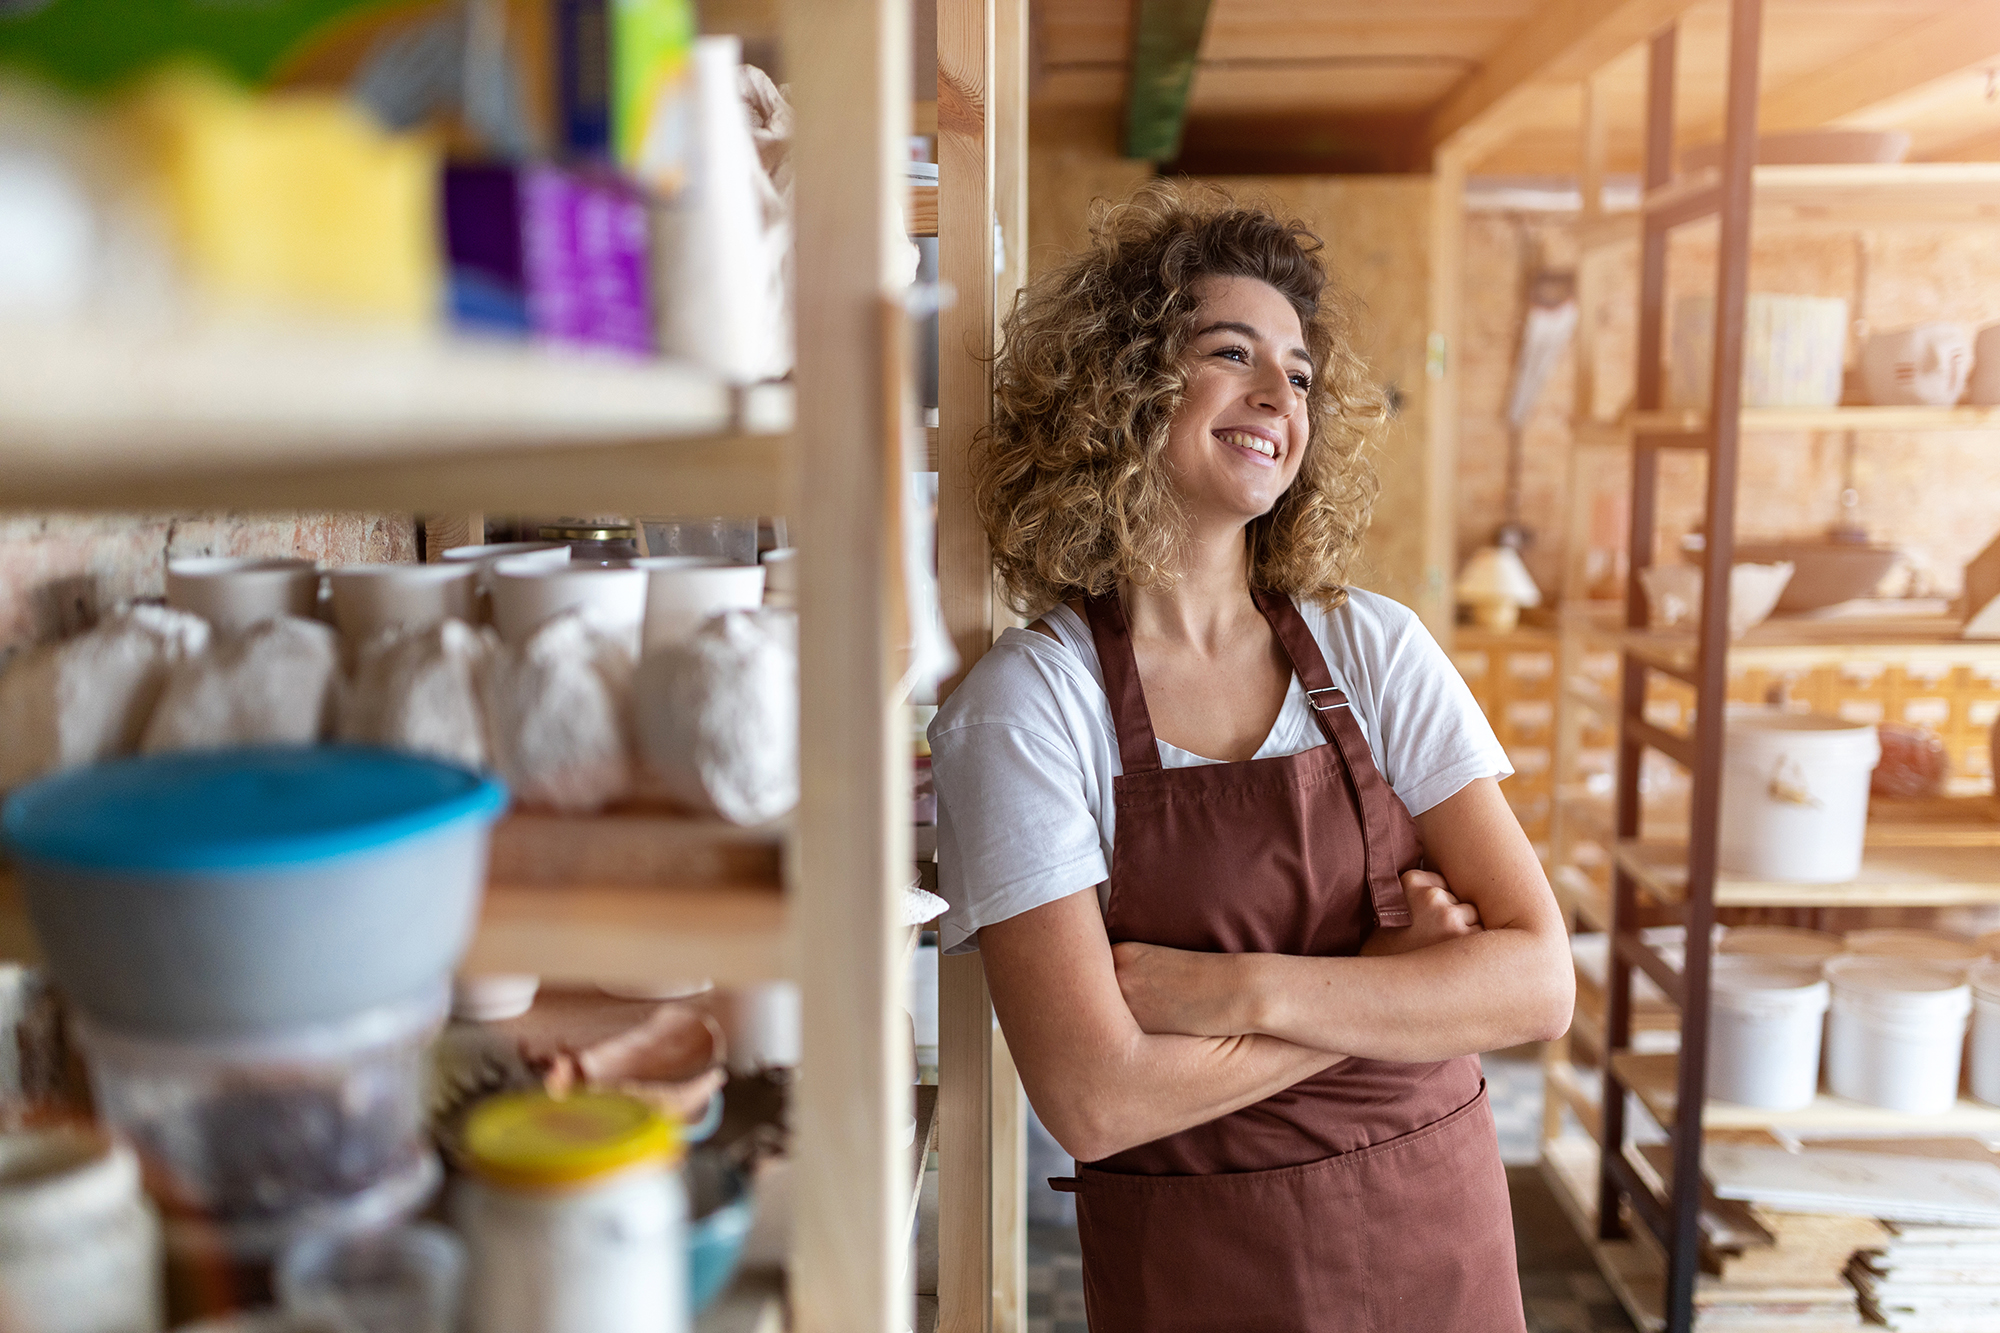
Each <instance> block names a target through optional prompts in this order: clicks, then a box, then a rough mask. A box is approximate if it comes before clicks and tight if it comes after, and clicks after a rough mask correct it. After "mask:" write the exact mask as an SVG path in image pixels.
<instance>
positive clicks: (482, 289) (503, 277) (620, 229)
mask: <svg viewBox="0 0 2000 1333" xmlns="http://www.w3.org/2000/svg"><path fill="white" fill-rule="evenodd" d="M445 234H446V238H447V244H448V246H449V252H450V267H451V292H452V315H453V318H454V320H455V321H457V322H458V323H460V324H462V325H466V326H469V327H474V328H481V329H486V330H511V331H525V332H529V333H532V334H533V335H534V336H535V337H536V338H538V339H542V340H546V341H549V342H557V343H568V344H574V345H582V346H592V347H615V348H618V349H620V350H622V351H627V352H633V353H636V354H638V355H642V356H649V355H651V354H652V353H653V352H654V351H655V350H656V349H657V346H658V344H657V341H656V339H655V335H654V330H653V303H652V271H651V270H652V259H651V254H650V246H651V226H650V221H649V218H648V214H647V206H646V197H645V195H644V193H643V192H641V191H640V190H639V189H638V187H636V186H634V185H632V184H631V183H629V182H627V181H625V180H623V179H622V178H620V177H618V176H615V175H612V174H610V173H608V172H600V171H573V170H569V169H566V168H562V167H548V166H533V167H512V166H499V167H493V166H453V167H450V168H448V169H447V171H446V174H445Z"/></svg>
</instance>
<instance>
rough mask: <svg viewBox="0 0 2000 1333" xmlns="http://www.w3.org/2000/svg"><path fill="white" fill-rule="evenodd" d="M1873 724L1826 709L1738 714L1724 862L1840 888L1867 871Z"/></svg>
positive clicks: (1725, 784) (1726, 794)
mask: <svg viewBox="0 0 2000 1333" xmlns="http://www.w3.org/2000/svg"><path fill="white" fill-rule="evenodd" d="M1881 754H1882V747H1881V744H1880V742H1879V741H1877V739H1876V736H1875V728H1874V726H1873V725H1872V724H1869V723H1863V722H1849V721H1847V720H1846V719H1844V718H1838V717H1831V716H1828V715H1826V714H1823V713H1781V712H1766V711H1763V710H1751V711H1744V712H1732V713H1731V715H1730V717H1729V720H1728V725H1727V727H1726V736H1725V740H1724V743H1723V753H1722V828H1721V834H1720V838H1721V841H1720V847H1719V850H1718V859H1719V862H1720V865H1721V868H1722V869H1723V870H1724V871H1726V872H1728V873H1730V874H1736V875H1748V876H1752V877H1754V878H1757V879H1772V880H1789V881H1795V882H1799V883H1808V884H1834V883H1840V882H1841V881H1844V880H1850V879H1853V878H1854V876H1855V875H1856V874H1857V873H1858V872H1859V871H1860V869H1861V841H1862V836H1863V833H1864V826H1865V824H1866V822H1867V818H1868V779H1869V775H1870V774H1872V773H1873V772H1874V771H1875V762H1876V760H1878V759H1879V758H1881Z"/></svg>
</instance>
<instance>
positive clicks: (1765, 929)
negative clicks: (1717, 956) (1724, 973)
mask: <svg viewBox="0 0 2000 1333" xmlns="http://www.w3.org/2000/svg"><path fill="white" fill-rule="evenodd" d="M1715 947H1716V951H1717V952H1718V953H1726V954H1740V955H1743V956H1746V957H1754V958H1773V959H1783V960H1785V961H1787V962H1793V963H1799V964H1803V965H1806V966H1810V967H1813V968H1817V967H1819V965H1820V964H1822V963H1824V962H1825V961H1826V960H1827V959H1829V958H1832V957H1834V956H1835V955H1836V954H1839V953H1841V952H1842V951H1843V946H1842V943H1841V939H1840V936H1838V935H1835V934H1833V933H1832V932H1830V931H1825V930H1804V929H1801V928H1800V927H1798V926H1730V927H1728V928H1726V929H1725V930H1724V931H1723V932H1722V939H1721V941H1720V942H1719V943H1718V944H1717V945H1716V946H1715Z"/></svg>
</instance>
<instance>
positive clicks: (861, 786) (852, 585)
mask: <svg viewBox="0 0 2000 1333" xmlns="http://www.w3.org/2000/svg"><path fill="white" fill-rule="evenodd" d="M784 41H785V49H786V50H787V52H789V53H791V55H792V57H793V58H792V60H791V61H790V62H789V67H790V68H789V72H790V75H791V92H792V100H793V104H794V106H795V107H796V108H797V112H798V115H797V120H796V122H795V124H796V128H795V131H794V134H795V139H794V144H793V152H794V155H795V161H796V162H797V234H798V236H799V237H800V245H799V252H798V267H797V273H798V279H797V281H798V294H797V312H798V313H797V318H798V326H799V328H800V329H802V330H807V331H809V336H804V337H801V338H800V339H799V349H798V368H797V383H798V393H799V397H800V400H801V401H802V402H807V403H810V404H811V405H812V410H811V411H810V412H805V413H802V414H801V417H800V421H799V451H800V458H801V467H802V475H801V479H800V481H801V484H800V489H799V492H798V495H797V497H796V498H795V499H794V500H792V501H790V502H788V503H787V505H786V507H785V509H784V510H781V511H780V512H788V513H790V514H794V515H796V516H797V518H798V525H797V531H798V545H799V547H800V549H801V551H802V552H804V558H803V559H802V560H801V561H800V564H799V579H800V585H801V586H800V590H799V612H800V624H799V634H800V664H801V668H802V669H801V672H800V676H801V681H800V686H801V694H800V704H801V713H800V716H801V719H802V723H801V728H800V737H799V739H800V762H801V766H802V774H803V779H804V789H803V792H802V795H801V800H800V804H799V811H798V816H797V839H796V852H797V855H796V856H795V857H790V858H788V859H787V864H788V865H789V866H790V867H792V871H791V873H792V874H793V876H794V877H795V878H794V883H793V904H792V906H793V910H792V913H791V916H792V926H793V939H794V941H795V945H794V949H795V953H796V956H797V958H798V959H799V967H798V978H799V983H800V990H801V996H802V1010H803V1037H804V1059H803V1064H802V1066H801V1068H800V1070H799V1079H798V1085H797V1102H796V1118H795V1128H796V1140H795V1141H796V1144H797V1148H796V1162H795V1166H794V1172H795V1175H794V1182H793V1183H794V1187H795V1190H796V1208H797V1212H796V1217H795V1223H794V1226H793V1228H792V1264H791V1284H792V1285H791V1289H792V1296H793V1311H792V1314H793V1318H792V1327H793V1328H794V1329H795V1330H798V1333H896V1331H897V1330H901V1329H902V1328H904V1327H906V1321H907V1320H908V1318H909V1313H910V1300H911V1297H910V1290H909V1286H908V1284H907V1282H906V1277H907V1273H906V1268H907V1252H908V1247H909V1243H910V1235H909V1196H910V1180H909V1154H908V1149H907V1148H906V1146H905V1145H904V1143H903V1141H902V1130H903V1126H904V1124H905V1122H906V1119H907V1117H908V1115H909V1111H910V1076H909V1068H908V1064H907V1061H908V1059H909V1056H908V1051H909V1044H908V1043H909V1036H908V1033H909V1028H908V1020H907V1019H906V1018H905V1017H904V1015H903V1009H904V1005H905V991H906V979H907V969H906V967H905V964H904V943H905V940H906V938H907V931H906V930H905V929H904V928H903V926H902V924H901V906H902V901H901V900H902V890H903V886H904V884H905V883H907V882H908V880H909V873H910V871H909V868H910V861H911V852H910V825H909V781H910V779H909V762H910V761H909V729H908V723H907V721H906V720H905V715H904V713H903V711H902V710H901V709H900V708H895V707H892V706H891V704H890V684H891V682H892V681H893V680H894V679H895V678H896V677H897V676H898V675H899V674H900V654H901V653H902V652H903V651H904V643H903V641H902V640H901V639H900V638H899V637H898V636H897V634H896V630H895V623H896V621H897V620H898V618H899V617H900V615H901V607H902V592H901V588H900V583H899V578H900V571H901V569H902V565H903V560H902V549H901V532H902V513H901V487H902V485H903V484H904V477H905V470H906V467H907V462H906V459H905V458H904V431H905V429H906V428H907V426H908V420H909V417H908V414H909V411H910V408H909V405H908V401H907V385H908V370H907V366H906V364H905V361H904V357H905V356H906V350H907V349H906V346H905V342H906V339H907V325H908V320H907V318H905V317H904V316H903V315H902V314H901V310H902V305H901V300H900V296H901V292H900V283H899V282H898V279H897V269H898V267H899V265H900V264H901V262H902V258H903V255H904V254H905V253H907V242H906V241H905V239H904V236H903V230H904V217H903V214H904V209H905V206H906V201H907V199H908V188H909V187H908V184H907V181H906V173H905V169H904V162H905V161H906V159H907V157H908V137H907V136H908V134H909V114H910V101H911V94H910V64H911V62H910V9H909V6H908V4H906V3H901V2H900V0H789V2H788V3H786V4H785V6H784Z"/></svg>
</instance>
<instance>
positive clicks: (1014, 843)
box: [931, 185, 1572, 1333]
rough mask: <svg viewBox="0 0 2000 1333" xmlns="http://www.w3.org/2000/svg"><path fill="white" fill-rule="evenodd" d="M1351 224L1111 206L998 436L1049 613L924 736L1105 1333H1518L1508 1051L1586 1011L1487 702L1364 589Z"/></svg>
mask: <svg viewBox="0 0 2000 1333" xmlns="http://www.w3.org/2000/svg"><path fill="white" fill-rule="evenodd" d="M1318 244H1319V243H1318V241H1317V239H1316V238H1315V237H1313V236H1312V235H1311V234H1310V233H1309V232H1307V231H1306V230H1305V229H1304V228H1303V227H1302V226H1300V225H1298V224H1297V223H1285V222H1280V221H1278V220H1277V219H1275V218H1274V217H1272V216H1271V215H1270V214H1269V213H1267V212H1264V211H1261V210H1258V209H1252V208H1242V207H1238V206H1235V205H1234V204H1232V203H1231V202H1229V201H1228V200H1227V199H1226V198H1224V197H1221V196H1219V195H1214V194H1201V193H1196V192H1192V191H1190V190H1187V189H1183V188H1179V187H1173V186H1167V185H1155V186H1153V187H1150V188H1149V189H1147V190H1146V191H1143V192H1142V193H1141V194H1140V195H1139V196H1138V197H1137V198H1136V199H1134V200H1133V201H1131V202H1130V203H1127V204H1125V205H1123V206H1122V207H1119V208H1116V209H1113V210H1111V211H1110V212H1109V213H1107V214H1106V215H1105V216H1104V217H1102V218H1101V219H1100V220H1099V223H1098V225H1097V227H1096V228H1095V233H1094V238H1093V242H1092V244H1091V246H1090V247H1089V249H1088V250H1087V251H1085V252H1084V253H1083V254H1081V255H1079V256H1077V257H1075V258H1074V259H1072V260H1071V261H1069V262H1068V263H1067V264H1065V265H1063V266H1062V267H1061V268H1059V269H1058V270H1056V271H1055V272H1053V273H1051V274H1049V275H1047V276H1046V277H1045V278H1044V279H1042V280H1040V281H1038V282H1037V283H1036V284H1035V285H1034V286H1033V287H1032V288H1030V289H1029V291H1028V292H1027V293H1026V294H1025V295H1024V297H1023V298H1022V300H1021V302H1020V303H1019V305H1018V306H1017V307H1016V309H1015V311H1014V313H1013V314H1012V316H1011V317H1010V319H1009V322H1008V326H1007V340H1006V346H1007V351H1006V354H1005V356H1004V358H1003V359H1002V361H1001V363H1000V366H999V375H998V389H997V401H996V413H995V421H994V427H993V430H992V431H991V433H990V437H989V438H988V439H987V440H986V441H985V442H984V443H983V445H982V447H981V452H980V453H979V455H978V457H977V458H976V460H975V464H974V471H975V478H976V486H977V495H978V503H979V510H980V513H981V517H982V520H983V522H984V523H985V526H986V528H987V532H988V535H989V537H990V539H991V543H992V549H993V553H994V559H995V562H996V564H997V567H998V570H999V574H1000V577H1001V579H1002V581H1003V584H1004V586H1005V588H1006V590H1007V592H1008V593H1009V595H1010V598H1011V600H1013V601H1014V602H1015V603H1016V605H1018V606H1020V607H1021V608H1022V609H1023V610H1024V611H1027V612H1039V613H1040V616H1041V618H1040V619H1039V620H1037V621H1036V622H1035V623H1034V624H1032V625H1031V626H1030V627H1029V628H1028V629H1027V630H1010V631H1008V632H1007V633H1006V634H1004V635H1002V636H1001V639H1000V641H999V642H998V643H997V644H995V646H994V648H993V650H992V651H991V652H990V653H989V654H988V655H987V656H986V657H985V658H983V659H982V660H981V661H980V663H979V664H978V665H977V666H976V667H975V668H974V669H973V670H972V671H971V672H970V673H969V675H968V676H967V678H966V679H965V681H964V683H963V684H961V685H960V686H959V688H958V689H957V691H956V692H954V693H953V695H952V696H951V698H950V700H949V701H948V703H947V704H946V706H945V707H944V709H943V710H942V711H941V712H940V713H939V715H938V717H937V719H936V721H935V722H934V723H933V725H932V727H931V749H932V756H933V758H932V765H933V771H934V774H935V779H936V784H937V790H938V795H939V809H940V830H939V851H940V856H939V860H940V862H941V870H942V879H943V887H944V892H945V896H946V897H947V898H948V899H949V900H950V901H951V911H950V913H949V914H948V915H947V917H946V918H945V931H944V944H945V947H946V949H947V950H948V951H963V950H967V949H971V948H974V947H976V948H978V949H979V951H980V952H981V953H982V954H983V955H984V958H985V969H986V976H987V979H988V983H989V985H990V987H991V990H992V995H993V1003H994V1007H995V1009H996V1010H997V1011H998V1014H999V1018H1000V1024H1001V1027H1002V1028H1003V1029H1004V1031H1005V1033H1006V1036H1007V1041H1008V1045H1009V1047H1010V1048H1011V1050H1012V1052H1013V1055H1014V1059H1015V1062H1016V1064H1017V1065H1018V1067H1019V1069H1020V1071H1021V1078H1022V1081H1023V1083H1024V1084H1025V1085H1026V1088H1027V1092H1028V1096H1029V1098H1030V1100H1031V1101H1032V1102H1033V1103H1034V1106H1035V1109H1036V1110H1037V1112H1038V1113H1039V1114H1040V1115H1041V1118H1042V1120H1043V1122H1044V1123H1045V1124H1046V1125H1047V1126H1048V1128H1049V1129H1050V1131H1051V1132H1052V1133H1053V1134H1054V1135H1055V1137H1056V1139H1057V1140H1058V1141H1059V1142H1061V1143H1062V1144H1063V1146H1064V1147H1065V1148H1066V1149H1067V1150H1068V1151H1069V1152H1070V1153H1072V1154H1073V1155H1074V1156H1075V1157H1076V1158H1077V1160H1078V1161H1079V1163H1083V1165H1081V1166H1079V1168H1078V1177H1077V1179H1076V1180H1074V1181H1067V1182H1060V1187H1066V1188H1069V1189H1072V1190H1074V1191H1075V1192H1076V1194H1077V1196H1078V1197H1077V1216H1078V1223H1079V1226H1080V1229H1081V1232H1082V1240H1083V1261H1084V1289H1085V1299H1086V1303H1087V1306H1088V1310H1089V1316H1090V1325H1091V1328H1092V1329H1093V1330H1094V1333H1106V1331H1107V1330H1109V1331H1110V1333H1120V1331H1121V1330H1131V1331H1132V1333H1140V1331H1142V1330H1143V1331H1144V1333H1163V1331H1165V1330H1179V1329H1186V1330H1204V1331H1206V1333H1213V1331H1214V1330H1221V1329H1245V1330H1252V1329H1254V1330H1259V1331H1260V1333H1275V1331H1277V1330H1312V1331H1318V1330H1327V1331H1328V1333H1332V1331H1333V1330H1339V1333H1356V1331H1364V1333H1390V1331H1392V1330H1394V1331H1405V1330H1406V1331H1408V1333H1445V1331H1446V1330H1450V1331H1451V1333H1501V1331H1503V1330H1504V1331H1509V1333H1517V1331H1518V1330H1520V1329H1521V1328H1522V1327H1523V1320H1522V1312H1521V1303H1520V1295H1519V1290H1518V1286H1517V1282H1516V1278H1515V1273H1514V1249H1513V1232H1512V1226H1511V1223H1510V1218H1509V1211H1508V1201H1507V1189H1506V1179H1505V1175H1504V1173H1503V1171H1502V1168H1501V1165H1500V1160H1499V1153H1498V1147H1497V1144H1496V1142H1495V1138H1494V1130H1493V1120H1492V1116H1491V1113H1490V1112H1489V1110H1488V1109H1487V1106H1486V1100H1485V1091H1484V1084H1483V1082H1482V1080H1481V1078H1480V1073H1479V1063H1478V1059H1477V1056H1476V1053H1477V1052H1479V1051H1484V1050H1492V1049H1496V1048H1499V1047H1503V1046H1509V1045H1513V1044H1515V1043H1518V1042H1523V1041H1533V1040H1542V1039H1548V1038H1553V1037H1555V1036H1557V1035H1559V1034H1560V1033H1561V1032H1562V1031H1564V1029H1565V1028H1566V1027H1567V1025H1568V1022H1569V1012H1570V1003H1571V999H1572V978H1571V971H1570V962H1569V951H1568V947H1567V943H1566V941H1565V939H1564V931H1563V924H1562V921H1561V918H1560V916H1559V914H1558V912H1557V909H1556V906H1555V903H1554V901H1553V898H1552V896H1551V894H1550V892H1549V888H1548V885H1547V882H1546V880H1545V879H1544V878H1543V876H1542V872H1541V868H1540V866H1539V865H1538V863H1537V862H1536V859H1535V856H1534V854H1533V852H1532V851H1531V850H1530V849H1529V846H1528V842H1527V839H1526V838H1525V837H1524V836H1523V835H1522V833H1521V829H1520V826H1519V825H1518V824H1517V823H1516V822H1515V821H1514V819H1513V817H1512V815H1511V814H1510V813H1509V811H1508V809H1507V806H1506V803H1505V802H1504V801H1503V799H1502V798H1501V795H1500V791H1499V787H1498V785H1497V779H1498V778H1501V777H1505V776H1507V775H1508V774H1509V773H1510V772H1511V770H1510V769H1509V768H1508V766H1507V763H1506V756H1505V753H1504V752H1503V751H1502V750H1501V748H1500V746H1499V744H1498V743H1497V742H1496V741H1495V739H1494V737H1493V733H1492V731H1491V729H1490V728H1489V727H1487V725H1486V724H1485V722H1484V720H1483V719H1482V718H1481V716H1480V714H1479V711H1478V709H1477V707H1476V705H1475V704H1474V703H1473V700H1472V698H1471V696H1470V694H1469V692H1468V691H1467V690H1466V689H1465V686H1464V685H1463V683H1462V682H1460V681H1459V679H1458V677H1457V676H1456V674H1455V673H1454V672H1453V670H1452V668H1451V666H1450V663H1449V662H1448V661H1447V660H1446V659H1445V657H1444V655H1443V654H1442V653H1441V652H1440V651H1439V649H1438V647H1437V645H1436V644H1435V642H1433V641H1432V640H1431V638H1430V637H1429V636H1428V635H1427V634H1426V633H1425V632H1424V630H1423V628H1422V627H1421V626H1420V625H1419V624H1418V623H1417V622H1416V620H1415V618H1414V617H1413V616H1412V615H1411V614H1410V613H1409V612H1408V611H1407V610H1405V609H1404V608H1403V607H1401V606H1399V605H1397V604H1396V603H1394V602H1391V601H1389V600H1388V599H1386V598H1382V597H1377V596H1374V595H1371V594H1368V593H1363V592H1358V591H1353V590H1350V589H1347V588H1345V587H1344V586H1343V584H1342V579H1343V576H1344V574H1345V570H1346V565H1347V563H1348V561H1349V559H1350V558H1351V557H1352V555H1353V554H1354V551H1355V548H1356V546H1357V545H1358V543H1359V541H1360V538H1361V534H1362V532H1363V530H1364V529H1365V528H1366V526H1367V523H1368V517H1369V506H1370V503H1371V501H1372V498H1373V493H1374V487H1373V481H1372V476H1371V474H1370V472H1369V469H1368V465H1367V462H1366V457H1365V455H1366V451H1367V449H1368V448H1369V447H1370V445H1371V443H1372V437H1373V434H1374V432H1375V431H1376V430H1377V428H1378V427H1379V424H1380V423H1381V421H1382V419H1383V415H1384V414H1383V411H1382V406H1381V397H1380V394H1379V393H1378V391H1377V390H1376V389H1375V388H1374V387H1373V386H1372V385H1371V384H1370V383H1369V381H1368V378H1367V371H1366V367H1365V366H1364V365H1363V364H1362V362H1361V360H1360V358H1359V357H1358V356H1357V355H1356V353H1355V352H1354V350H1353V347H1352V346H1351V344H1350V341H1349V323H1348V314H1347V307H1346V305H1345V304H1344V302H1343V299H1342V298H1341V297H1340V296H1339V295H1338V294H1337V293H1335V292H1334V291H1333V290H1331V289H1330V288H1329V287H1328V285H1327V281H1326V277H1325V274H1324V272H1323V271H1322V269H1321V267H1320V265H1319V262H1318V260H1317V258H1316V257H1315V251H1316V250H1317V249H1318ZM1420 865H1421V866H1423V867H1424V868H1421V869H1420V868H1419V866H1420Z"/></svg>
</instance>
